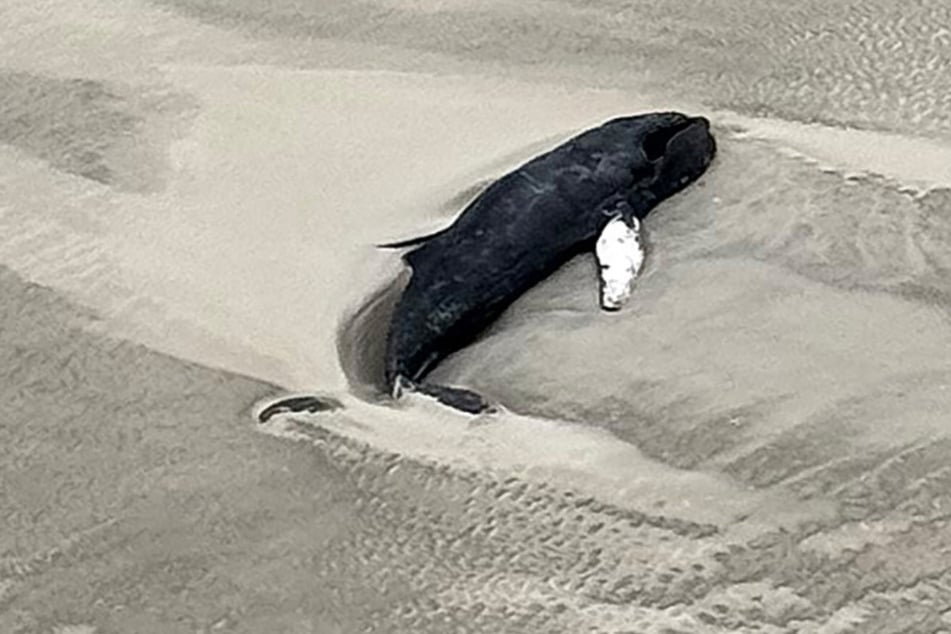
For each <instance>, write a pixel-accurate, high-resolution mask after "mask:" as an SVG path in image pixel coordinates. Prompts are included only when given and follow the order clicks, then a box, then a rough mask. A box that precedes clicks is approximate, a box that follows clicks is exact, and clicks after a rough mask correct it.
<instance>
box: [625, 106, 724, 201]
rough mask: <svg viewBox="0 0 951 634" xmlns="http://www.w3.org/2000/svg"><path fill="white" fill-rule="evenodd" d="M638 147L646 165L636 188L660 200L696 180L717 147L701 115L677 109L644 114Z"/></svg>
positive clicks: (708, 126)
mask: <svg viewBox="0 0 951 634" xmlns="http://www.w3.org/2000/svg"><path fill="white" fill-rule="evenodd" d="M642 129H643V135H642V136H641V137H640V138H639V139H638V142H639V145H640V151H641V152H642V154H643V157H644V159H645V161H646V163H647V165H649V166H650V167H649V169H647V170H645V171H644V175H643V177H642V178H641V180H640V181H639V182H638V183H637V184H636V186H635V187H636V189H637V190H639V191H641V192H642V194H643V195H645V196H647V197H649V198H652V199H653V200H663V199H665V198H667V197H669V196H671V195H672V194H674V193H676V192H678V191H680V190H681V189H683V188H684V187H686V186H687V185H688V184H690V183H692V182H693V181H695V180H697V179H698V178H699V177H700V175H701V174H703V173H704V171H706V169H707V167H708V166H709V165H710V163H711V161H713V157H714V156H715V155H716V151H717V147H716V142H715V141H714V139H713V135H712V134H711V133H710V122H709V121H708V120H707V119H706V118H704V117H689V116H686V115H683V114H680V113H661V114H654V115H647V116H646V117H645V120H644V121H643V126H642Z"/></svg>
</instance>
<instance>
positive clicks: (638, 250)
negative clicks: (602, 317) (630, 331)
mask: <svg viewBox="0 0 951 634" xmlns="http://www.w3.org/2000/svg"><path fill="white" fill-rule="evenodd" d="M640 230H641V223H640V222H639V221H638V220H637V218H636V217H634V216H631V215H628V214H625V213H624V210H623V209H621V210H620V214H619V215H617V216H616V217H614V218H613V219H612V220H611V221H610V222H608V224H607V225H605V227H604V229H603V230H602V231H601V235H600V236H599V237H598V242H597V244H596V245H595V250H594V254H595V257H596V258H597V260H598V277H599V281H600V284H599V292H600V296H601V308H602V309H604V310H608V311H616V310H620V309H621V307H622V306H623V305H624V303H625V302H626V301H627V299H628V297H630V295H631V287H632V286H633V284H634V280H635V278H636V277H637V275H638V273H640V271H641V267H642V266H643V264H644V247H643V245H642V243H641V237H640Z"/></svg>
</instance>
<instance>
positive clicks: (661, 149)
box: [384, 112, 716, 412]
mask: <svg viewBox="0 0 951 634" xmlns="http://www.w3.org/2000/svg"><path fill="white" fill-rule="evenodd" d="M715 153H716V144H715V142H714V139H713V136H712V135H711V134H710V130H709V122H708V121H707V120H706V119H704V118H702V117H688V116H686V115H683V114H680V113H676V112H664V113H653V114H645V115H639V116H631V117H622V118H617V119H612V120H611V121H608V122H606V123H604V124H603V125H601V126H599V127H597V128H593V129H591V130H588V131H586V132H584V133H582V134H579V135H578V136H576V137H574V138H572V139H570V140H568V141H567V142H565V143H564V144H562V145H560V146H558V147H556V148H555V149H553V150H551V151H549V152H547V153H545V154H543V155H541V156H538V157H536V158H534V159H532V160H531V161H529V162H527V163H525V164H524V165H522V166H521V167H519V168H518V169H516V170H515V171H513V172H510V173H509V174H506V175H505V176H503V177H502V178H500V179H499V180H497V181H496V182H494V183H493V184H492V185H491V186H489V187H488V188H487V189H486V190H485V191H484V192H483V193H482V194H481V195H479V196H478V197H477V198H476V199H475V200H473V201H472V202H471V203H470V204H469V205H468V206H467V207H466V208H465V210H464V211H463V212H462V214H461V215H460V216H459V217H458V218H457V219H456V221H455V222H454V223H453V224H452V225H450V226H449V227H447V228H446V229H444V230H442V231H440V232H437V233H435V234H433V235H431V236H427V237H422V238H417V239H413V240H409V241H406V242H401V243H395V244H390V245H384V246H390V247H401V246H411V245H412V246H415V248H414V249H413V250H412V251H409V252H408V253H406V254H404V256H403V259H404V261H405V262H406V263H407V264H408V265H409V266H410V267H411V269H412V276H411V278H410V280H409V283H408V285H407V286H406V288H405V290H404V291H403V294H402V296H401V297H400V299H399V301H398V303H397V305H396V309H395V311H394V313H393V316H392V319H391V322H390V330H389V334H388V337H387V344H386V358H385V360H384V372H385V380H386V384H387V386H388V387H389V388H390V389H391V391H394V392H398V391H400V389H401V388H402V386H404V385H409V386H411V387H412V388H413V389H416V390H418V391H422V392H425V393H428V394H430V395H432V396H435V397H436V398H437V399H439V400H440V401H442V402H444V403H446V404H448V405H451V406H453V407H456V408H458V409H462V410H465V411H469V412H478V411H481V410H482V409H484V408H485V407H486V403H485V401H483V400H482V398H481V397H479V396H478V395H476V394H474V393H472V392H470V391H468V390H463V389H459V388H452V387H445V386H437V385H429V384H425V383H422V379H423V378H424V377H425V375H426V374H427V373H428V372H429V371H430V370H431V369H432V368H433V367H434V366H435V365H436V363H437V362H438V361H439V360H441V359H442V358H444V357H445V356H447V355H449V354H451V353H452V352H454V351H456V350H458V349H459V348H461V347H463V346H465V345H466V344H468V343H470V342H471V341H473V340H474V339H475V337H476V336H477V335H478V334H479V333H480V332H481V331H483V330H484V329H485V328H486V327H487V326H488V325H489V324H490V323H492V321H494V320H495V319H496V318H497V317H498V316H499V315H500V314H501V313H502V312H503V311H504V310H505V309H506V308H507V307H508V306H509V305H510V304H511V303H512V302H513V301H514V300H515V299H517V298H518V297H519V296H520V295H521V294H522V293H524V292H525V291H526V290H528V289H529V288H531V287H532V286H534V285H535V284H537V283H538V282H540V281H541V280H543V279H544V278H545V277H547V276H548V275H550V274H551V273H552V272H554V271H555V270H556V269H557V268H558V267H560V266H561V265H562V264H563V263H565V262H566V261H567V260H569V259H570V258H572V257H573V256H574V255H576V254H578V253H579V252H581V251H583V250H585V249H590V248H591V247H592V245H593V244H594V241H595V240H596V239H597V236H598V234H599V233H600V232H601V230H602V229H603V228H604V225H605V224H606V223H607V222H608V221H609V220H610V215H611V214H614V213H626V214H633V215H635V216H636V217H637V218H638V219H642V218H644V217H645V216H646V215H647V214H648V212H650V211H651V209H653V208H654V207H655V206H656V205H657V204H658V203H659V202H660V201H662V200H664V199H665V198H667V197H669V196H671V195H672V194H674V193H676V192H678V191H680V190H681V189H683V188H684V187H685V186H687V185H688V184H689V183H691V182H692V181H694V180H696V179H697V178H698V177H699V176H700V175H701V174H702V173H703V172H704V171H705V170H706V168H707V166H708V165H709V164H710V162H711V160H712V159H713V156H714V154H715ZM394 388H395V389H394Z"/></svg>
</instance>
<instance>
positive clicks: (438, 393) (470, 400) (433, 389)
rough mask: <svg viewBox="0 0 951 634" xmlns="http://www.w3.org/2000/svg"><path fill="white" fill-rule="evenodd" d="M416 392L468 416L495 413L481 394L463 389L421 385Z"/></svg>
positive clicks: (427, 384)
mask: <svg viewBox="0 0 951 634" xmlns="http://www.w3.org/2000/svg"><path fill="white" fill-rule="evenodd" d="M416 391H417V392H419V393H421V394H425V395H427V396H431V397H433V398H434V399H436V400H437V401H439V402H440V403H442V404H443V405H447V406H449V407H451V408H453V409H457V410H459V411H461V412H465V413H466V414H482V413H484V412H492V411H494V408H493V407H492V405H491V404H490V403H489V402H488V401H487V400H486V399H485V398H484V397H483V396H482V395H481V394H479V393H477V392H473V391H472V390H466V389H464V388H461V387H449V386H446V385H432V384H429V383H421V384H419V385H417V386H416Z"/></svg>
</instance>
